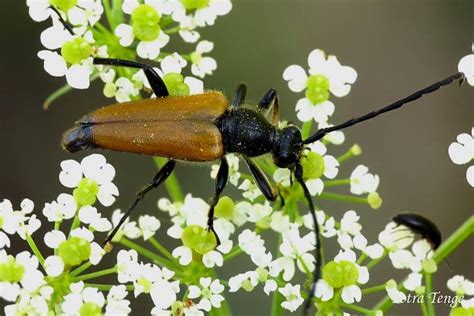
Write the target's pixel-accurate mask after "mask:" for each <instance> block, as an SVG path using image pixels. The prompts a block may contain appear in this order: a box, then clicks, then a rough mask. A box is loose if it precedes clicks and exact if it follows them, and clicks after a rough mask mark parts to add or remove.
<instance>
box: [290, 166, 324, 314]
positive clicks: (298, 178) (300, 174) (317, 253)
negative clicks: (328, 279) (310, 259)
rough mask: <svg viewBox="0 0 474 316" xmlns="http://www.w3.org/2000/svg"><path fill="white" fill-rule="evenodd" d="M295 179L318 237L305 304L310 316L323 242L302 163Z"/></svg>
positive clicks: (296, 171) (319, 271)
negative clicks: (304, 177) (306, 202)
mask: <svg viewBox="0 0 474 316" xmlns="http://www.w3.org/2000/svg"><path fill="white" fill-rule="evenodd" d="M295 179H296V181H298V182H299V184H300V185H301V187H302V188H303V191H304V196H305V198H306V200H307V201H308V206H309V211H310V213H311V217H312V218H313V225H314V233H315V235H316V245H315V254H314V255H315V259H316V265H315V268H314V273H313V282H312V284H311V290H310V292H309V293H308V298H307V299H306V302H305V304H304V312H303V314H304V315H308V312H309V309H310V308H311V302H312V301H313V297H314V291H315V289H316V283H317V282H318V280H319V279H320V277H321V258H322V255H321V242H320V238H321V237H320V232H319V224H318V218H317V217H316V212H315V210H314V204H313V200H312V199H311V194H310V193H309V190H308V187H307V186H306V183H305V182H304V180H303V167H302V166H301V164H300V163H298V164H297V165H296V167H295Z"/></svg>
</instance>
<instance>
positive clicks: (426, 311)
mask: <svg viewBox="0 0 474 316" xmlns="http://www.w3.org/2000/svg"><path fill="white" fill-rule="evenodd" d="M420 307H421V313H422V314H423V316H428V310H427V309H426V305H425V303H424V302H420Z"/></svg>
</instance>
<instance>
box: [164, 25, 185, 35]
mask: <svg viewBox="0 0 474 316" xmlns="http://www.w3.org/2000/svg"><path fill="white" fill-rule="evenodd" d="M180 30H181V26H179V25H178V26H175V27H171V28H169V29H166V30H163V32H164V33H165V34H174V33H178V32H179V31H180Z"/></svg>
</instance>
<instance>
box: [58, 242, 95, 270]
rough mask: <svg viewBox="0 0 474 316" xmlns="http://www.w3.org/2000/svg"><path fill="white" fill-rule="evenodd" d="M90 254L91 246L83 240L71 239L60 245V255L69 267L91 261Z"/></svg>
mask: <svg viewBox="0 0 474 316" xmlns="http://www.w3.org/2000/svg"><path fill="white" fill-rule="evenodd" d="M90 254H91V244H90V243H89V241H87V240H85V239H83V238H79V237H71V238H69V239H68V240H65V241H63V242H62V243H61V244H59V248H58V255H59V256H60V257H61V259H63V261H64V263H65V264H67V265H69V266H77V265H79V264H81V263H82V262H83V261H86V260H88V259H89V256H90Z"/></svg>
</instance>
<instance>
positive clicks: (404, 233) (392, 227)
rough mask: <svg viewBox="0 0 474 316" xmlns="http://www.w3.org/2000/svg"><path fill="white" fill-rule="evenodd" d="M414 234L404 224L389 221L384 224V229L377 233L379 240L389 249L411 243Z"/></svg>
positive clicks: (401, 247)
mask: <svg viewBox="0 0 474 316" xmlns="http://www.w3.org/2000/svg"><path fill="white" fill-rule="evenodd" d="M414 238H415V235H414V234H413V232H412V231H411V229H409V227H406V226H404V225H398V224H396V223H394V222H390V223H388V224H387V225H386V226H385V229H384V230H383V231H382V232H380V234H379V242H380V244H381V245H382V246H384V247H385V248H387V249H388V250H389V251H395V250H397V249H403V248H406V247H408V246H410V245H411V243H412V242H413V240H414Z"/></svg>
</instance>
